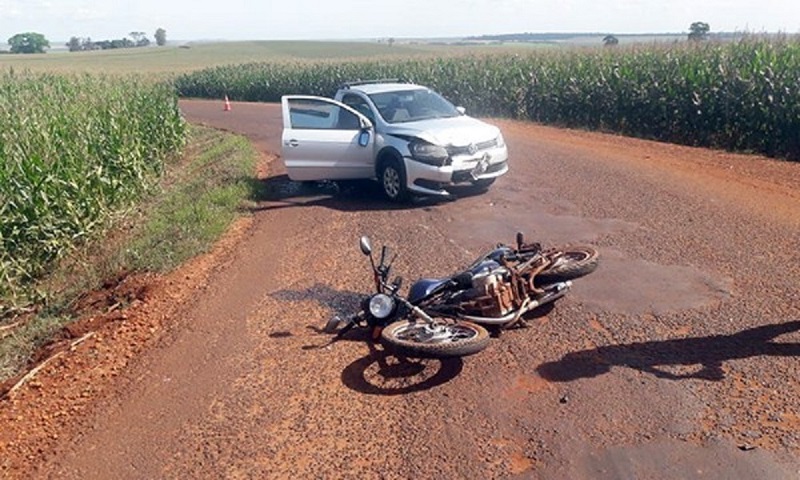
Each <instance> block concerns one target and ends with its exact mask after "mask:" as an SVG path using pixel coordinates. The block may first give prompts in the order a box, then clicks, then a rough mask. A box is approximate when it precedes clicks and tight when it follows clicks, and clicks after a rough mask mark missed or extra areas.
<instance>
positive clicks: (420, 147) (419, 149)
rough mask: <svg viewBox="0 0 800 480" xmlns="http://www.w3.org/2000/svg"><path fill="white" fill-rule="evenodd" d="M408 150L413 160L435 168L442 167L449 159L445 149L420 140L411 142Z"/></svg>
mask: <svg viewBox="0 0 800 480" xmlns="http://www.w3.org/2000/svg"><path fill="white" fill-rule="evenodd" d="M408 150H409V151H410V152H411V158H413V159H414V160H416V161H418V162H422V163H425V164H428V165H434V166H436V167H441V166H443V165H444V164H445V163H446V162H447V159H448V158H449V157H450V156H449V155H448V154H447V149H446V148H444V147H442V146H439V145H434V144H432V143H428V142H425V141H422V140H412V141H411V143H409V144H408Z"/></svg>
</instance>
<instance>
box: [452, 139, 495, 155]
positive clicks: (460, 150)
mask: <svg viewBox="0 0 800 480" xmlns="http://www.w3.org/2000/svg"><path fill="white" fill-rule="evenodd" d="M474 145H475V147H474V148H475V151H474V152H470V151H469V150H470V146H469V145H467V146H466V147H454V146H452V145H451V146H449V147H447V153H448V154H450V156H451V157H454V156H456V155H475V154H477V153H478V152H482V151H483V150H489V149H490V148H494V147H496V146H497V139H492V140H489V141H487V142H480V143H476V144H474Z"/></svg>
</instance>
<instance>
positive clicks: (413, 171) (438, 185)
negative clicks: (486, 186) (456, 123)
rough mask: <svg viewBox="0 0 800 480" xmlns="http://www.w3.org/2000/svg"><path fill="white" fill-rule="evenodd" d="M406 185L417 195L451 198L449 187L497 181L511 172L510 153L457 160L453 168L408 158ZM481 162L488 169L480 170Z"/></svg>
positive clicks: (488, 152)
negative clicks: (509, 167)
mask: <svg viewBox="0 0 800 480" xmlns="http://www.w3.org/2000/svg"><path fill="white" fill-rule="evenodd" d="M404 160H405V167H406V186H407V187H408V189H409V190H410V191H412V192H414V193H419V194H425V195H449V192H448V191H447V190H445V187H447V186H450V185H455V184H459V183H467V182H474V181H476V180H483V179H489V178H496V177H499V176H501V175H504V174H505V173H506V172H508V150H507V149H506V148H505V147H499V148H493V149H490V150H485V151H482V152H478V153H476V154H475V155H463V156H458V157H454V158H453V159H452V164H451V165H446V166H443V167H436V166H433V165H428V164H425V163H421V162H418V161H416V160H413V159H412V158H409V157H406V158H405V159H404ZM481 161H484V162H485V169H484V168H478V166H479V164H480V162H481Z"/></svg>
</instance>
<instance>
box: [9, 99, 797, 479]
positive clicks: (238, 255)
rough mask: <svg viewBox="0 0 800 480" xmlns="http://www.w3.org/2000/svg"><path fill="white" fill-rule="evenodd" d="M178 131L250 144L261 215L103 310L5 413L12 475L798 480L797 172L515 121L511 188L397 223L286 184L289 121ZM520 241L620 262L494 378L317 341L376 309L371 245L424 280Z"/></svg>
mask: <svg viewBox="0 0 800 480" xmlns="http://www.w3.org/2000/svg"><path fill="white" fill-rule="evenodd" d="M182 108H183V109H184V112H185V114H186V115H187V117H188V118H189V119H190V120H191V121H195V122H201V123H205V124H209V125H212V126H217V127H219V128H225V129H228V130H232V131H237V132H241V133H242V134H245V135H247V136H248V137H249V138H251V140H252V141H253V142H254V144H255V145H257V146H258V148H259V149H261V151H262V152H263V155H264V166H263V167H262V170H261V174H262V175H263V178H264V181H265V183H266V185H267V187H268V191H269V193H268V194H267V198H265V199H263V200H262V201H261V202H260V203H259V206H258V208H257V209H255V210H254V212H253V215H252V217H250V218H248V219H245V220H242V221H240V222H239V223H237V224H236V225H235V226H234V227H233V228H232V229H231V231H230V232H229V234H228V235H227V236H226V237H225V239H223V240H222V241H221V242H220V243H219V245H218V246H217V247H216V248H215V250H214V251H213V252H212V253H210V254H209V255H205V256H202V257H200V258H198V259H196V260H194V261H192V262H189V263H188V264H187V265H185V266H184V267H182V268H181V269H179V270H178V271H176V272H174V273H173V274H171V275H168V276H165V277H163V278H152V279H148V281H147V282H146V283H145V284H141V283H140V282H139V281H138V279H131V280H125V281H124V282H122V283H120V287H121V288H122V289H121V290H120V289H116V288H110V292H113V293H112V295H100V296H99V297H97V298H95V297H92V296H89V297H87V298H86V301H85V303H86V304H87V305H94V306H95V307H100V308H101V309H103V308H104V309H108V308H109V307H111V306H113V305H115V304H116V303H117V302H120V304H121V305H122V304H125V303H129V304H128V306H127V307H126V308H124V309H121V310H118V311H117V310H115V311H114V312H111V315H112V316H119V317H118V318H115V320H114V321H111V322H103V321H98V324H102V325H99V327H98V328H99V330H98V331H97V334H95V336H94V337H92V338H91V339H89V340H87V341H86V342H85V343H82V344H80V345H79V346H77V347H76V348H75V349H74V351H70V352H68V353H67V354H65V355H63V356H62V357H60V358H59V359H57V360H56V361H54V362H53V363H51V364H49V365H48V366H47V367H46V368H45V369H43V370H42V371H41V372H40V373H39V374H38V375H37V376H36V377H35V378H34V380H33V381H31V382H29V383H28V384H27V385H26V386H25V387H23V388H22V389H21V390H20V391H18V393H17V394H16V395H15V396H14V397H13V398H12V399H10V400H5V401H2V402H0V424H2V425H4V428H3V429H2V432H0V454H1V455H2V457H0V458H2V460H0V472H2V475H3V476H4V477H14V478H30V477H42V478H44V477H57V478H162V477H182V478H220V477H235V478H240V477H246V478H287V477H292V478H307V477H314V478H319V477H324V478H432V477H436V478H680V477H683V478H741V479H747V478H752V479H763V478H796V477H797V475H798V472H800V470H799V468H800V467H799V463H798V453H800V437H798V434H797V431H798V429H797V427H798V418H800V395H799V394H800V385H799V384H798V382H797V380H796V379H797V378H798V373H800V371H799V370H800V368H798V366H797V357H798V356H800V346H799V345H800V323H798V321H800V297H798V293H797V288H796V286H797V285H799V284H800V257H798V253H797V251H796V245H797V240H798V232H799V231H800V202H798V200H799V199H800V168H799V167H800V165H798V164H790V163H786V162H779V161H774V160H769V159H763V158H759V157H752V156H744V155H732V154H728V153H723V152H716V151H708V150H702V149H694V148H687V147H679V146H674V145H665V144H660V143H655V142H646V141H640V140H633V139H626V138H620V137H616V136H610V135H602V134H595V133H586V132H576V131H564V130H558V129H553V128H547V127H541V126H536V125H530V124H521V123H516V122H507V121H501V122H497V123H499V124H500V126H501V128H502V129H503V132H504V135H505V137H506V140H507V142H508V144H509V148H510V151H511V153H512V160H511V161H512V164H511V167H512V172H511V174H509V175H508V176H506V177H503V178H502V179H500V180H499V181H498V182H497V183H496V184H495V186H493V187H492V189H491V190H490V191H489V192H487V193H485V194H482V195H469V196H463V197H462V198H459V199H458V201H456V202H431V201H420V202H417V203H415V204H414V205H412V206H410V207H407V208H397V207H396V206H393V205H389V204H387V203H385V202H383V201H382V200H381V199H380V197H379V196H378V195H377V194H376V193H375V192H374V191H371V190H369V189H367V190H368V191H365V192H359V191H356V192H349V193H346V194H337V193H336V192H337V191H336V190H335V189H333V188H330V187H324V186H321V187H319V188H307V187H304V188H298V187H297V186H294V185H292V184H290V183H289V182H288V181H287V180H286V178H285V177H282V176H281V174H282V171H283V170H282V168H281V166H280V162H274V161H272V159H273V156H272V155H273V152H276V151H277V150H278V149H279V146H280V142H279V138H280V112H279V109H278V108H277V107H276V106H274V105H255V104H240V103H234V104H233V111H231V112H223V111H222V103H221V102H201V101H193V102H183V103H182ZM517 230H523V231H525V232H526V233H527V236H528V238H529V239H536V240H540V241H542V242H544V243H546V244H547V243H561V242H575V243H592V244H595V245H597V246H598V247H599V248H600V250H601V254H602V255H603V263H602V264H601V267H600V268H599V269H598V271H597V272H595V273H594V274H592V275H590V276H589V277H586V278H585V279H581V280H579V281H577V282H576V285H575V288H574V290H573V292H570V294H569V295H568V296H567V297H566V298H565V299H563V300H561V301H559V302H558V304H557V305H556V307H555V308H554V309H553V310H552V311H551V312H549V313H547V315H546V316H543V317H540V318H535V319H531V320H529V322H528V323H529V325H530V327H529V328H527V329H519V330H512V331H508V332H504V333H503V334H502V335H500V337H499V338H497V339H494V340H493V341H492V343H491V344H490V346H489V348H487V350H485V351H484V352H481V353H480V354H478V355H476V356H473V357H469V358H467V359H464V360H463V361H462V360H453V361H446V362H437V361H424V362H412V363H402V362H398V361H397V360H396V359H394V358H392V357H390V356H386V355H385V354H383V353H382V351H381V349H380V347H379V346H378V347H370V346H369V344H368V342H366V341H364V339H361V338H353V339H352V341H345V342H339V343H337V344H334V345H327V346H326V342H327V340H328V337H327V336H326V335H322V334H319V333H318V332H317V330H316V329H315V327H318V326H320V325H322V324H323V323H324V320H325V319H326V318H327V317H328V316H329V315H331V314H332V313H335V312H338V313H347V312H348V311H350V310H352V309H353V308H355V307H356V305H357V302H358V294H360V293H363V292H367V291H368V288H369V275H368V273H369V272H368V268H367V266H366V265H365V260H364V258H363V257H362V256H361V254H360V252H358V249H357V237H358V236H359V235H361V234H369V235H370V236H372V239H373V243H374V244H376V245H380V244H382V243H384V242H385V243H387V244H389V245H390V246H392V247H393V248H394V249H395V251H396V252H398V253H399V255H400V257H399V259H398V261H397V264H396V271H397V272H400V273H401V274H402V275H404V276H405V277H406V279H412V278H416V277H419V276H432V275H445V274H448V273H451V272H452V271H454V270H456V269H457V268H458V267H459V266H463V265H464V264H466V263H467V262H469V261H470V260H472V258H473V257H474V256H475V255H476V254H477V253H478V251H480V250H482V249H484V248H486V247H487V246H489V245H491V244H492V243H495V242H498V241H504V242H511V241H513V238H514V233H515V232H516V231H517ZM606 260H607V261H606ZM128 281H132V282H133V283H132V284H131V287H132V288H127V287H124V286H125V284H126V283H127V282H128ZM406 283H408V282H406ZM145 285H146V286H145ZM110 287H111V286H110ZM110 296H111V297H113V296H116V298H114V299H112V300H108V298H109V297H110ZM86 322H87V323H85V324H84V325H92V324H91V322H92V320H87V321H86ZM795 327H796V328H795ZM92 328H94V325H92ZM83 332H84V330H80V331H75V332H72V333H69V337H73V335H77V334H79V333H83ZM776 342H781V343H780V344H777V345H776ZM737 447H741V449H740V448H737ZM753 447H755V449H752V448H753Z"/></svg>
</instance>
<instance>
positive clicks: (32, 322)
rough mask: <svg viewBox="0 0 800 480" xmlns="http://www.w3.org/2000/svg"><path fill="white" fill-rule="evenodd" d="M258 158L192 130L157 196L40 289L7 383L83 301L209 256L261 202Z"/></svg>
mask: <svg viewBox="0 0 800 480" xmlns="http://www.w3.org/2000/svg"><path fill="white" fill-rule="evenodd" d="M256 158H257V156H256V152H255V151H254V150H253V147H252V146H251V145H250V143H249V142H248V141H247V140H246V139H245V138H243V137H239V136H235V135H231V134H228V133H224V132H220V131H218V130H213V129H210V128H203V127H194V126H192V127H191V129H190V133H189V143H188V145H187V148H186V153H185V154H184V155H183V157H182V158H181V159H180V160H177V161H174V162H172V163H170V164H169V165H168V166H167V168H166V170H165V173H164V176H163V178H162V180H161V182H160V184H159V186H158V187H157V188H156V189H155V191H154V192H153V193H152V194H151V195H150V196H148V197H147V198H145V199H144V200H143V201H142V202H141V203H140V204H139V205H137V206H136V207H135V208H132V209H129V210H128V211H125V212H122V213H120V214H118V215H117V216H116V218H115V219H114V220H112V221H111V222H110V225H109V228H108V230H107V232H106V234H105V235H102V236H101V237H99V238H96V239H94V240H92V241H90V242H88V243H87V244H85V245H83V246H82V247H80V248H79V249H78V251H77V252H76V254H75V255H70V256H69V258H67V259H65V260H64V261H63V262H61V263H60V264H59V265H57V266H56V267H55V268H54V270H53V271H52V272H51V273H50V274H49V275H48V276H47V277H46V278H44V279H43V280H42V281H41V282H40V283H39V285H38V289H39V292H40V295H41V296H42V298H43V302H44V303H43V307H42V308H41V310H40V311H39V312H37V313H36V314H34V315H32V316H31V317H29V318H28V319H26V320H25V321H24V322H23V323H22V324H20V325H19V326H17V327H16V328H13V329H11V330H8V331H7V332H6V333H5V334H3V333H0V337H2V335H5V336H4V337H3V338H0V382H2V381H4V380H6V379H8V378H11V377H13V376H15V375H17V374H18V373H19V372H20V371H21V370H22V369H24V368H25V366H26V365H27V364H28V363H29V361H30V360H31V358H32V356H33V355H34V353H35V352H36V350H37V349H38V348H39V347H41V346H43V345H45V344H47V342H48V341H49V340H50V339H51V338H53V336H54V335H55V334H56V333H57V332H58V331H59V330H60V329H61V328H62V327H64V326H65V325H67V324H69V323H70V322H72V321H74V320H76V316H75V313H74V307H75V302H76V300H77V299H78V298H79V297H80V295H81V294H83V293H85V292H89V291H92V290H95V289H97V288H99V287H100V285H102V283H103V282H104V281H106V280H108V279H110V278H114V277H118V276H120V275H128V274H132V273H144V272H156V273H164V272H168V271H170V270H172V269H174V268H176V267H177V266H179V265H180V264H181V263H183V262H185V261H186V260H188V259H190V258H192V257H194V256H196V255H198V254H200V253H203V252H205V251H207V250H208V249H209V248H210V247H211V246H212V245H213V243H214V242H215V241H216V240H217V239H218V238H219V237H220V236H221V235H222V234H223V233H224V232H225V231H226V229H227V228H228V226H229V225H230V224H231V223H232V222H233V220H234V219H235V218H237V217H238V216H240V215H242V214H243V212H244V211H245V210H244V209H245V208H246V207H247V205H248V204H249V202H252V201H253V200H254V199H255V198H257V191H256V188H257V182H255V181H254V178H253V172H254V169H255V162H256Z"/></svg>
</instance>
